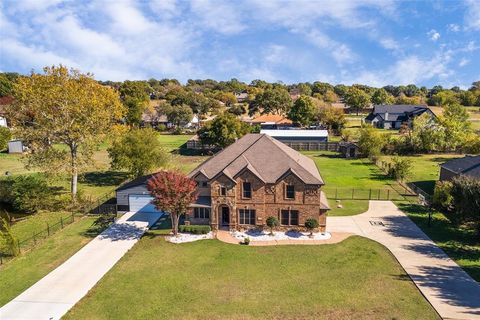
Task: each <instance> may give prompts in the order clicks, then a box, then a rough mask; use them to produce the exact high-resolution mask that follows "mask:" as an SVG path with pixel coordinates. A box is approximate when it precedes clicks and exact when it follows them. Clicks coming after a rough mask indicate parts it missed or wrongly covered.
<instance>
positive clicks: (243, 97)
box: [235, 92, 248, 103]
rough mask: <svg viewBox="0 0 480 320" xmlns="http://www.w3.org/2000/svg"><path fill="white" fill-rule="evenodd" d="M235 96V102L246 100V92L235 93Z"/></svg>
mask: <svg viewBox="0 0 480 320" xmlns="http://www.w3.org/2000/svg"><path fill="white" fill-rule="evenodd" d="M235 98H237V102H239V103H242V102H245V101H248V93H247V92H242V93H235Z"/></svg>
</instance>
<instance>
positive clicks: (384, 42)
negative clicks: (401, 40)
mask: <svg viewBox="0 0 480 320" xmlns="http://www.w3.org/2000/svg"><path fill="white" fill-rule="evenodd" d="M379 42H380V45H381V46H382V47H384V48H385V49H388V50H399V49H400V48H401V47H400V45H399V44H398V42H397V41H395V40H393V39H391V38H383V39H380V40H379Z"/></svg>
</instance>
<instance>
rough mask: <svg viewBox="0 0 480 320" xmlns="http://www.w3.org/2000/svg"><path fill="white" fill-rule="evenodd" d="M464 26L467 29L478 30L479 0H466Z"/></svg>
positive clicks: (479, 28) (479, 21) (479, 18)
mask: <svg viewBox="0 0 480 320" xmlns="http://www.w3.org/2000/svg"><path fill="white" fill-rule="evenodd" d="M465 4H466V5H467V11H466V13H465V26H466V27H467V28H468V29H473V30H480V1H478V0H466V1H465Z"/></svg>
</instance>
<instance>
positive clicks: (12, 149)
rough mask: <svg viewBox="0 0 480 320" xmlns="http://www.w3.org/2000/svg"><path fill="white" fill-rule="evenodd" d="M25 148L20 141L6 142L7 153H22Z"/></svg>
mask: <svg viewBox="0 0 480 320" xmlns="http://www.w3.org/2000/svg"><path fill="white" fill-rule="evenodd" d="M24 151H25V146H24V145H23V142H22V140H18V139H17V140H10V141H8V153H23V152H24Z"/></svg>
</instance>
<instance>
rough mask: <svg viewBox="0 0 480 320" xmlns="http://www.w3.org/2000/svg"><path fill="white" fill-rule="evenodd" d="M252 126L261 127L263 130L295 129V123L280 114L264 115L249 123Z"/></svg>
mask: <svg viewBox="0 0 480 320" xmlns="http://www.w3.org/2000/svg"><path fill="white" fill-rule="evenodd" d="M249 123H250V124H251V125H260V128H262V129H284V128H290V127H293V122H292V120H290V119H287V118H286V117H284V116H282V115H279V114H262V115H260V116H258V117H255V118H253V119H251V120H250V121H249Z"/></svg>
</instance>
